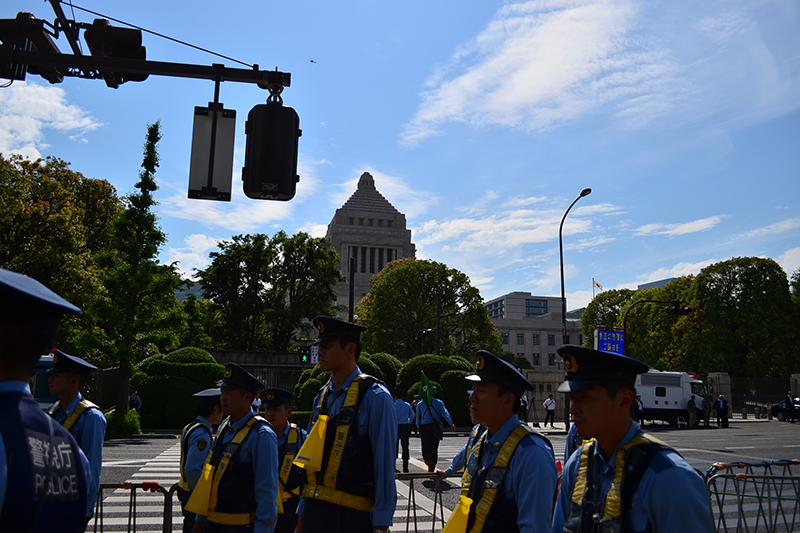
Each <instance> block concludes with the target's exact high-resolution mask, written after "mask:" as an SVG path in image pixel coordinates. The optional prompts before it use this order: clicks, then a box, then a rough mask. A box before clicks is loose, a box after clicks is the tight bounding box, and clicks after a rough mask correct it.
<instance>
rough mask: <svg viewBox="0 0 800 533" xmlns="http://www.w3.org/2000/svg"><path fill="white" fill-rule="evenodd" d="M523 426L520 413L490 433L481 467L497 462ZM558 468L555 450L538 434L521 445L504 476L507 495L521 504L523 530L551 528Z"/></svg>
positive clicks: (529, 532)
mask: <svg viewBox="0 0 800 533" xmlns="http://www.w3.org/2000/svg"><path fill="white" fill-rule="evenodd" d="M519 425H522V423H521V422H520V421H519V418H517V415H512V416H511V418H509V419H508V420H507V421H506V423H505V424H503V426H502V427H501V428H500V429H499V430H498V431H497V433H496V434H494V435H487V439H486V442H484V443H483V444H482V445H481V447H482V448H483V449H484V451H483V457H482V459H481V465H480V466H481V467H488V466H491V465H493V464H494V461H495V459H497V454H498V453H499V452H500V448H501V447H502V446H503V443H504V442H505V441H506V439H507V438H508V437H509V436H510V435H511V432H512V431H514V429H515V428H516V427H517V426H519ZM476 452H477V449H476V447H475V446H473V447H472V453H471V454H470V456H469V461H468V463H467V468H469V469H470V472H473V479H474V472H476V471H477V469H474V466H473V465H474V462H475V461H477V460H478V454H477V453H476ZM557 482H558V471H557V469H556V460H555V457H554V456H553V450H552V449H550V447H549V446H548V445H547V443H546V442H545V441H544V440H543V439H541V438H539V437H536V436H534V435H528V436H527V437H523V439H522V440H521V441H520V442H519V444H518V445H517V449H516V450H515V451H514V455H512V456H511V461H510V462H509V464H508V467H507V468H506V473H505V476H504V477H503V492H504V494H505V497H506V498H508V499H512V500H513V501H514V502H515V503H516V505H517V513H518V514H517V526H518V527H519V530H520V532H521V533H533V532H542V531H547V530H548V529H550V519H551V517H552V516H553V495H554V494H555V492H556V483H557Z"/></svg>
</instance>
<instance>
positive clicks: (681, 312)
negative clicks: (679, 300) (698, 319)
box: [666, 305, 692, 316]
mask: <svg viewBox="0 0 800 533" xmlns="http://www.w3.org/2000/svg"><path fill="white" fill-rule="evenodd" d="M691 312H692V308H691V307H684V306H682V305H670V306H669V307H667V309H666V313H667V314H668V315H672V316H686V315H688V314H689V313H691Z"/></svg>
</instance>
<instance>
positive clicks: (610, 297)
mask: <svg viewBox="0 0 800 533" xmlns="http://www.w3.org/2000/svg"><path fill="white" fill-rule="evenodd" d="M633 293H634V291H632V290H630V289H619V290H617V289H611V290H608V291H603V292H601V293H600V294H598V295H597V296H595V297H594V300H592V301H591V302H589V305H588V306H586V311H584V312H583V315H581V330H583V337H584V341H583V344H584V346H588V347H590V348H591V347H592V346H594V330H595V329H596V326H604V327H605V328H606V329H608V330H611V329H613V328H614V326H616V325H618V322H620V321H621V320H622V315H623V314H624V311H623V309H624V308H625V307H626V306H627V305H628V304H629V303H630V302H631V299H632V297H633ZM619 325H622V324H619Z"/></svg>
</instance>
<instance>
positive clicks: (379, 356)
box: [362, 352, 403, 392]
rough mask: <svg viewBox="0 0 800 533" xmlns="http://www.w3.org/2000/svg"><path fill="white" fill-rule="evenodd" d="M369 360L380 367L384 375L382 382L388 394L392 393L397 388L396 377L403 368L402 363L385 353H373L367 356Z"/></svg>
mask: <svg viewBox="0 0 800 533" xmlns="http://www.w3.org/2000/svg"><path fill="white" fill-rule="evenodd" d="M362 356H363V354H362ZM369 359H370V361H372V362H373V363H375V364H376V365H378V367H380V369H381V371H382V372H383V375H384V380H383V382H384V383H386V386H387V387H389V392H391V391H393V390H394V389H395V388H396V387H397V375H398V374H399V373H400V370H401V369H402V368H403V363H401V362H400V361H399V360H398V359H397V357H395V356H393V355H392V354H389V353H385V352H379V353H374V354H372V355H370V356H369ZM375 377H377V376H375Z"/></svg>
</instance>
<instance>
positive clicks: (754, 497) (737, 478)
mask: <svg viewBox="0 0 800 533" xmlns="http://www.w3.org/2000/svg"><path fill="white" fill-rule="evenodd" d="M706 476H707V481H706V488H707V489H708V495H709V499H710V502H711V511H712V515H713V517H714V527H715V529H716V531H717V532H718V533H729V532H730V533H762V532H766V533H773V532H774V533H778V532H792V531H798V530H800V461H798V460H796V459H795V460H781V461H769V462H767V461H764V462H762V463H714V465H712V467H711V468H709V469H708V471H707V472H706Z"/></svg>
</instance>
